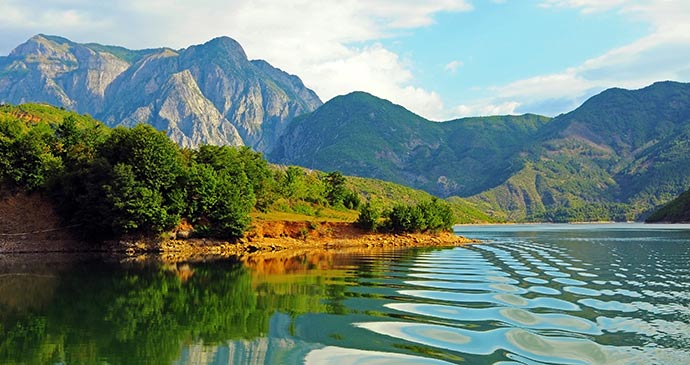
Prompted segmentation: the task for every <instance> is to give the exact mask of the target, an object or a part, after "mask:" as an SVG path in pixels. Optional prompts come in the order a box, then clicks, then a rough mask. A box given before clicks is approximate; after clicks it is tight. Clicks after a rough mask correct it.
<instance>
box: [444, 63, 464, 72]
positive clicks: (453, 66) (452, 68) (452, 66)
mask: <svg viewBox="0 0 690 365" xmlns="http://www.w3.org/2000/svg"><path fill="white" fill-rule="evenodd" d="M463 65H464V64H463V62H462V61H458V60H453V61H450V62H448V63H446V65H445V66H443V69H444V70H446V71H448V72H450V73H452V74H454V73H457V72H458V69H459V68H460V67H462V66H463Z"/></svg>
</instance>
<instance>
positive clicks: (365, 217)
mask: <svg viewBox="0 0 690 365" xmlns="http://www.w3.org/2000/svg"><path fill="white" fill-rule="evenodd" d="M379 218H381V209H380V208H379V207H378V206H376V205H375V204H373V203H371V202H366V203H364V204H362V206H361V207H360V208H359V216H358V217H357V220H356V221H355V224H356V225H357V226H359V227H360V228H362V229H364V230H367V231H371V232H376V229H377V228H378V226H379Z"/></svg>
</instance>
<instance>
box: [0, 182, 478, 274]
mask: <svg viewBox="0 0 690 365" xmlns="http://www.w3.org/2000/svg"><path fill="white" fill-rule="evenodd" d="M0 216H2V217H3V219H4V221H3V224H1V225H0V254H10V253H46V252H62V253H84V252H100V253H101V254H105V255H126V256H129V257H132V258H135V257H145V258H154V257H158V258H159V259H162V260H163V261H168V262H180V261H184V260H195V259H204V258H206V257H209V258H210V257H233V256H248V255H255V256H256V255H261V254H267V253H277V252H282V253H299V252H314V251H318V250H328V251H344V250H372V249H395V248H406V247H451V246H458V245H464V244H468V243H473V242H476V241H475V240H471V239H467V238H464V237H460V236H456V235H454V234H452V233H450V232H441V233H438V234H388V233H370V232H366V231H363V230H360V229H358V228H357V227H355V226H354V225H353V224H352V223H347V222H328V221H326V222H308V221H280V220H262V219H256V220H254V221H253V222H252V227H251V229H250V230H249V231H248V232H247V233H246V235H245V236H244V237H243V238H242V239H240V240H238V241H236V242H228V241H222V240H212V239H202V238H194V234H193V230H192V228H191V226H185V225H184V224H182V225H180V226H179V227H178V228H177V229H176V230H175V231H173V232H169V233H168V234H167V235H164V237H163V238H142V237H128V238H124V239H121V240H117V241H111V242H107V243H106V244H105V245H101V244H94V243H85V242H81V241H79V240H76V239H75V238H74V237H73V236H72V234H71V233H70V229H69V228H70V227H64V226H62V225H61V224H60V221H59V219H58V218H57V215H56V214H55V212H54V211H53V209H52V207H51V206H50V204H48V203H47V201H46V200H45V199H43V197H41V196H40V195H39V194H32V195H22V194H19V195H15V196H13V197H11V198H7V197H5V198H4V199H0Z"/></svg>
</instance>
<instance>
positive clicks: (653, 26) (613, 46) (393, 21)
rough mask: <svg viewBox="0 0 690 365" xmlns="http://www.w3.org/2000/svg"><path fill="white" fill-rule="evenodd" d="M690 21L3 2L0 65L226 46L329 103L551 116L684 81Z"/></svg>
mask: <svg viewBox="0 0 690 365" xmlns="http://www.w3.org/2000/svg"><path fill="white" fill-rule="evenodd" d="M687 19H690V2H688V1H684V0H483V1H480V0H426V1H419V0H417V1H413V0H321V1H318V2H314V1H307V0H292V1H289V0H282V1H280V0H231V1H228V0H196V1H192V0H148V1H140V0H113V1H106V2H94V1H89V0H33V1H30V2H28V1H24V0H0V33H1V34H3V37H1V38H0V55H6V54H8V53H9V52H10V51H11V50H12V49H13V48H14V47H15V46H17V45H19V44H20V43H22V42H24V41H25V40H26V39H28V38H29V37H31V36H33V35H35V34H37V33H46V34H54V35H61V36H64V37H67V38H70V39H72V40H74V41H77V42H97V43H103V44H117V45H122V46H125V47H129V48H146V47H161V46H168V47H172V48H184V47H188V46H189V45H192V44H199V43H203V42H205V41H207V40H209V39H211V38H213V37H216V36H221V35H226V36H230V37H232V38H235V39H236V40H238V41H239V42H240V43H241V44H242V45H243V47H244V48H245V50H246V52H247V54H248V56H249V57H250V58H252V59H259V58H260V59H266V60H267V61H269V62H270V63H272V64H273V65H274V66H276V67H279V68H281V69H283V70H285V71H288V72H290V73H293V74H296V75H298V76H300V77H301V78H302V79H303V81H304V82H305V84H306V85H307V86H309V87H311V88H312V89H314V90H315V91H316V92H317V93H318V94H319V96H320V97H321V98H322V99H323V100H324V101H326V100H328V99H330V98H332V97H334V96H336V95H340V94H345V93H348V92H351V91H355V90H363V91H367V92H370V93H372V94H374V95H377V96H379V97H383V98H386V99H389V100H391V101H393V102H395V103H398V104H401V105H403V106H405V107H407V108H408V109H410V110H412V111H414V112H416V113H418V114H420V115H422V116H425V117H427V118H430V119H432V120H449V119H453V118H456V117H461V116H474V115H494V114H521V113H527V112H530V113H537V114H544V115H556V114H559V113H563V112H567V111H570V110H572V109H574V108H575V107H577V106H578V105H579V104H580V103H581V102H582V101H584V100H585V99H586V98H588V97H590V96H592V95H594V94H596V93H598V92H600V91H601V90H604V89H606V88H609V87H624V88H640V87H644V86H646V85H648V84H650V83H652V82H654V81H659V80H668V79H670V80H676V81H690V22H688V21H687Z"/></svg>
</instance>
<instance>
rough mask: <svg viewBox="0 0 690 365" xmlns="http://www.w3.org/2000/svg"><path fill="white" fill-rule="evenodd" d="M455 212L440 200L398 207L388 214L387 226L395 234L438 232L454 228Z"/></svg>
mask: <svg viewBox="0 0 690 365" xmlns="http://www.w3.org/2000/svg"><path fill="white" fill-rule="evenodd" d="M453 221H454V220H453V212H452V210H451V208H450V205H449V204H448V203H445V202H442V201H440V200H438V199H435V198H434V199H432V200H431V201H429V202H422V203H419V204H417V205H402V204H401V205H396V206H395V207H393V209H391V211H390V212H388V214H387V217H386V226H387V227H388V229H390V230H391V231H394V232H399V233H403V232H426V231H431V232H438V231H444V230H450V229H451V228H452V227H453Z"/></svg>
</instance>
